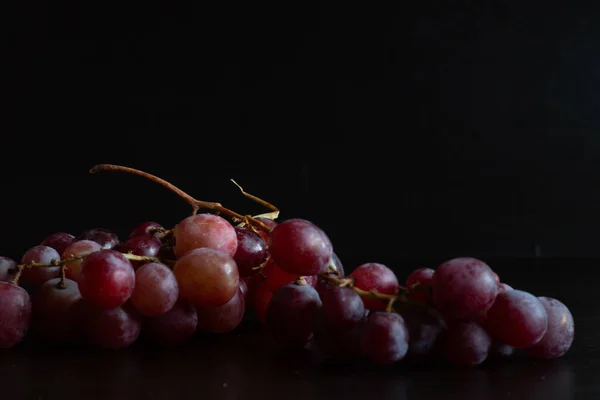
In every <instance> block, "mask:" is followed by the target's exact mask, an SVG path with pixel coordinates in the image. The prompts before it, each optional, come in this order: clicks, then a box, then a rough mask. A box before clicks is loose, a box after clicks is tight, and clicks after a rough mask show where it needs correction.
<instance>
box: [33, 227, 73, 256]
mask: <svg viewBox="0 0 600 400" xmlns="http://www.w3.org/2000/svg"><path fill="white" fill-rule="evenodd" d="M74 240H75V236H73V235H71V234H70V233H65V232H55V233H53V234H51V235H49V236H47V237H46V238H45V239H44V240H42V243H40V244H41V245H42V246H48V247H52V248H53V249H54V250H56V252H57V253H58V254H62V252H63V251H65V249H66V248H67V246H69V245H70V244H71V243H73V241H74Z"/></svg>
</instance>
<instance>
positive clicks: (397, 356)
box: [360, 312, 409, 365]
mask: <svg viewBox="0 0 600 400" xmlns="http://www.w3.org/2000/svg"><path fill="white" fill-rule="evenodd" d="M408 341H409V333H408V329H407V328H406V325H405V323H404V318H402V316H400V315H399V314H396V313H391V312H375V313H373V314H371V315H369V316H368V318H367V323H366V324H365V328H364V331H363V333H362V337H361V342H360V344H361V349H362V352H363V354H364V355H365V356H366V357H367V358H368V359H369V360H371V361H372V362H374V363H376V364H381V365H389V364H393V363H395V362H398V361H400V360H402V359H403V358H404V357H405V356H406V354H407V353H408Z"/></svg>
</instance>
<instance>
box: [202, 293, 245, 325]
mask: <svg viewBox="0 0 600 400" xmlns="http://www.w3.org/2000/svg"><path fill="white" fill-rule="evenodd" d="M197 308H198V328H199V329H200V330H202V331H204V332H211V333H225V332H230V331H232V330H234V329H235V328H237V327H238V325H239V324H240V323H241V322H242V319H243V318H244V311H245V310H246V303H245V300H244V293H243V292H242V291H241V289H239V290H238V291H237V292H236V293H235V295H234V296H233V297H232V298H231V300H229V301H228V302H227V303H225V304H223V305H220V306H217V307H197Z"/></svg>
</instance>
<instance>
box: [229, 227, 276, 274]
mask: <svg viewBox="0 0 600 400" xmlns="http://www.w3.org/2000/svg"><path fill="white" fill-rule="evenodd" d="M235 233H236V235H237V240H238V247H237V250H236V252H235V254H234V256H233V259H234V260H235V262H236V264H237V266H238V269H239V271H240V276H242V277H247V276H250V275H252V274H254V272H255V271H253V270H252V268H255V267H258V266H259V265H260V264H262V263H263V262H265V260H266V259H267V256H268V253H267V243H266V242H265V241H264V239H263V238H262V237H261V236H260V235H259V234H258V233H256V232H254V231H253V230H251V229H248V228H240V227H237V226H236V227H235Z"/></svg>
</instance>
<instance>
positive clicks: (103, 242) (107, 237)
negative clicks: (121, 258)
mask: <svg viewBox="0 0 600 400" xmlns="http://www.w3.org/2000/svg"><path fill="white" fill-rule="evenodd" d="M75 240H76V241H78V240H91V241H93V242H96V243H98V244H99V245H100V246H102V248H103V249H118V248H119V246H120V245H121V241H120V240H119V237H118V236H117V235H116V234H115V233H114V232H111V231H109V230H108V229H103V228H94V229H88V230H87V231H85V232H83V233H82V234H81V235H79V236H77V238H76V239H75Z"/></svg>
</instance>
